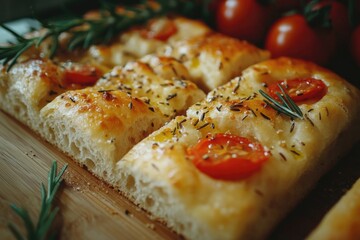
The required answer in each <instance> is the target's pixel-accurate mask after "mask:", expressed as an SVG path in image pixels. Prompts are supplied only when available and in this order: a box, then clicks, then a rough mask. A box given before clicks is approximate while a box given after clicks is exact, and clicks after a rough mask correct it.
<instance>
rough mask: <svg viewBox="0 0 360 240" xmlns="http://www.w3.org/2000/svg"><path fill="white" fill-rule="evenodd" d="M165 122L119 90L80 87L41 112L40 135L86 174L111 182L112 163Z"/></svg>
mask: <svg viewBox="0 0 360 240" xmlns="http://www.w3.org/2000/svg"><path fill="white" fill-rule="evenodd" d="M167 119H168V118H166V117H164V116H163V114H162V113H161V112H160V111H159V110H158V109H157V108H155V107H152V106H151V105H149V104H146V103H145V102H143V101H141V100H140V99H138V98H134V97H131V96H129V95H128V94H127V93H125V92H123V91H120V90H112V91H102V90H98V89H96V88H85V89H82V90H74V91H67V92H66V93H64V94H62V95H60V96H58V97H57V98H55V100H54V101H52V102H51V103H49V104H48V105H46V106H45V107H44V108H43V109H42V110H41V121H42V130H41V133H42V135H43V136H44V138H45V139H46V140H48V141H49V142H50V143H52V144H54V145H55V146H57V147H59V149H61V150H62V151H64V152H66V153H67V154H69V155H70V156H71V157H73V158H74V159H75V160H77V161H78V162H79V163H80V164H81V165H84V166H86V167H87V168H88V169H89V170H90V171H91V172H93V173H94V174H96V175H97V176H99V177H101V178H103V179H106V180H109V179H110V180H111V178H112V177H113V168H114V165H115V163H116V161H117V160H118V159H120V158H121V157H122V156H123V155H124V154H125V153H126V152H127V151H128V150H129V149H130V148H131V147H132V146H133V145H134V144H135V143H137V142H139V141H140V140H141V139H142V138H144V137H146V136H147V135H148V134H149V133H151V132H152V131H154V130H155V129H157V128H159V127H160V126H162V125H163V124H164V122H165V121H166V120H167Z"/></svg>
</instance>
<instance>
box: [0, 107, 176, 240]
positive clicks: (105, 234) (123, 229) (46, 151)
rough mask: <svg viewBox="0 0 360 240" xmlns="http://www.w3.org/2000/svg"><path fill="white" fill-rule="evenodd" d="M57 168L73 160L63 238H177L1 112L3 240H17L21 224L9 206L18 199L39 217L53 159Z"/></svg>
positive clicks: (60, 221) (62, 200)
mask: <svg viewBox="0 0 360 240" xmlns="http://www.w3.org/2000/svg"><path fill="white" fill-rule="evenodd" d="M54 160H56V161H57V162H58V169H60V168H61V167H62V166H63V165H64V164H65V163H68V164H69V166H68V169H67V171H66V173H65V174H64V182H63V184H62V188H61V190H60V191H59V192H58V195H57V202H56V204H57V205H58V206H59V207H60V214H59V215H58V218H57V219H56V221H57V222H56V224H55V225H56V226H57V228H59V229H60V228H61V232H60V236H61V237H60V238H61V239H177V238H179V236H177V235H176V234H174V233H173V232H171V231H170V230H168V229H167V228H165V227H164V226H163V225H162V224H160V223H158V222H156V221H152V220H151V219H150V218H149V217H148V216H147V214H146V213H145V212H144V211H142V210H140V209H138V208H137V207H136V206H134V205H133V204H131V203H130V202H129V201H128V200H127V199H125V198H124V197H122V196H121V195H120V194H119V193H118V192H117V191H115V190H114V189H112V188H110V187H109V186H107V185H106V184H104V183H103V182H101V181H99V180H98V179H97V178H95V177H94V176H92V175H91V174H90V173H89V172H87V171H86V170H85V169H83V168H81V167H79V166H78V165H77V164H75V163H74V162H73V161H72V160H71V159H70V158H68V157H67V156H65V155H64V154H62V153H60V152H59V151H58V150H57V149H55V148H54V147H53V146H51V145H50V144H48V143H46V142H45V141H43V140H42V139H40V138H39V137H37V136H36V135H35V134H34V133H33V132H31V130H30V129H28V128H27V127H26V126H24V125H22V124H20V123H19V122H17V121H16V120H14V119H13V118H11V117H10V116H8V115H6V114H5V113H3V112H1V111H0V239H14V238H13V237H12V235H11V233H10V231H9V230H8V227H7V224H8V222H9V221H11V222H15V223H18V224H19V226H22V224H21V220H20V219H19V218H18V217H17V216H16V215H15V214H14V213H13V212H12V210H11V209H10V207H9V205H10V204H11V203H15V204H17V205H18V206H21V207H24V208H26V209H28V210H29V213H30V216H32V217H34V218H35V217H37V216H38V215H37V214H38V212H39V206H40V183H41V182H43V183H44V184H47V174H48V171H49V169H50V166H51V163H52V161H54Z"/></svg>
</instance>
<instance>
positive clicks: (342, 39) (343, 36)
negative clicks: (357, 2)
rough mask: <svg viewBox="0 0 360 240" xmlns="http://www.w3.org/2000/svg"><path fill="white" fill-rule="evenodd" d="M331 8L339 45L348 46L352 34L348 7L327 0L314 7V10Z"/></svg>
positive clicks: (331, 16)
mask: <svg viewBox="0 0 360 240" xmlns="http://www.w3.org/2000/svg"><path fill="white" fill-rule="evenodd" d="M327 6H330V7H331V9H330V14H329V18H330V21H331V25H332V28H333V30H334V31H335V34H336V39H337V42H338V45H341V44H346V43H348V41H349V38H350V34H351V25H350V21H349V13H348V9H347V7H346V6H345V5H344V4H343V3H341V2H338V1H334V0H326V1H321V2H319V3H318V4H316V5H315V6H314V8H313V9H314V10H318V9H321V8H324V7H327Z"/></svg>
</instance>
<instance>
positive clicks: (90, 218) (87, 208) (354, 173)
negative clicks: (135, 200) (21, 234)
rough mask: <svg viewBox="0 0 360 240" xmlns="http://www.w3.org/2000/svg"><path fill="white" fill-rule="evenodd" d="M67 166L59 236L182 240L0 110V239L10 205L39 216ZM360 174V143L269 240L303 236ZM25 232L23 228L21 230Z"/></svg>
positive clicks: (7, 236) (8, 235)
mask: <svg viewBox="0 0 360 240" xmlns="http://www.w3.org/2000/svg"><path fill="white" fill-rule="evenodd" d="M54 160H56V161H57V162H58V166H59V169H60V168H61V167H62V166H63V165H64V164H65V163H67V164H69V166H68V169H67V171H66V173H65V174H64V182H63V184H62V188H61V190H60V191H59V193H58V195H57V198H56V201H57V202H56V204H57V205H58V206H59V207H60V214H58V217H57V219H56V223H55V226H56V228H57V229H58V230H59V239H90V240H91V239H181V237H180V236H178V235H176V234H175V233H173V232H171V231H170V230H168V229H167V228H166V227H165V226H163V225H162V224H161V223H159V222H157V221H154V220H151V219H150V217H149V216H148V215H147V214H146V213H145V212H144V211H143V210H141V209H139V208H137V207H136V206H134V205H133V204H132V203H131V202H130V201H128V200H127V199H125V198H124V197H122V196H121V194H120V193H119V192H117V191H115V190H114V189H112V188H111V187H109V186H108V185H106V184H104V183H103V182H101V181H100V180H98V179H97V178H96V177H94V176H93V175H91V174H90V173H89V172H88V171H87V170H86V169H83V168H81V167H80V166H78V165H77V164H76V163H75V162H73V161H72V160H71V159H70V158H68V157H67V156H65V155H64V154H62V153H61V152H59V151H58V150H57V149H56V148H54V147H53V146H51V145H50V144H48V143H47V142H45V141H43V140H42V139H40V138H39V137H38V136H37V135H36V134H34V133H33V132H32V131H31V130H30V129H28V128H27V127H26V126H24V125H22V124H20V123H19V122H18V121H16V120H15V119H13V118H12V117H10V116H8V115H7V114H5V113H4V112H2V111H0V239H14V238H13V236H12V235H11V233H10V231H9V230H8V227H7V224H8V223H9V222H15V223H18V224H19V225H20V226H22V225H21V221H20V219H19V218H18V217H17V216H16V215H15V214H14V213H13V212H12V211H11V209H10V207H9V206H10V204H11V203H15V204H17V205H18V206H21V207H25V208H26V209H28V210H29V212H30V215H31V216H32V217H34V218H35V217H37V214H38V211H39V206H40V183H41V182H43V183H45V184H46V181H47V174H48V170H49V169H50V166H51V163H52V161H54ZM359 177H360V143H358V144H357V145H356V146H355V147H354V148H353V150H352V151H351V152H350V153H349V154H348V155H347V156H346V157H344V159H342V160H341V161H340V162H339V164H338V165H337V166H336V167H335V168H334V169H333V170H332V171H331V172H330V173H328V174H327V175H326V176H324V177H323V178H322V179H321V180H320V182H319V183H318V185H317V186H316V187H315V188H314V190H313V191H312V192H311V193H310V194H309V195H308V196H307V197H306V198H305V199H304V200H303V201H302V202H301V203H300V204H299V205H298V206H297V208H296V209H294V210H293V211H292V212H290V213H289V215H288V217H286V218H285V219H284V220H283V221H282V222H281V223H280V224H279V225H278V227H277V228H276V229H274V231H273V233H272V234H271V235H270V236H269V239H303V238H304V237H305V236H306V235H307V234H308V233H309V231H311V230H312V229H313V228H314V227H315V226H316V224H317V223H318V222H319V221H320V219H321V218H322V216H323V215H324V214H325V213H326V211H328V210H329V208H330V207H331V206H332V205H333V204H335V203H336V201H337V200H338V199H339V198H340V197H341V196H342V195H343V194H344V192H346V190H347V189H349V188H350V187H351V185H352V184H353V183H354V182H355V180H356V179H357V178H359ZM22 230H24V229H22Z"/></svg>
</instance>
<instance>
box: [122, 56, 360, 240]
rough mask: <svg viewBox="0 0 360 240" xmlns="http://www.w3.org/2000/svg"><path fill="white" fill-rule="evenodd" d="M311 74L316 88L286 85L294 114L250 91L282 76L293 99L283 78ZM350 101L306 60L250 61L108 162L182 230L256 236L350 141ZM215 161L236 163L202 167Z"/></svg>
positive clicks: (126, 186) (349, 90)
mask: <svg viewBox="0 0 360 240" xmlns="http://www.w3.org/2000/svg"><path fill="white" fill-rule="evenodd" d="M279 68H282V69H283V70H282V71H281V70H279ZM259 69H262V70H266V72H267V74H264V72H261V71H259ZM282 72H283V73H282ZM261 73H263V74H261ZM315 77H316V80H319V81H321V82H322V83H323V84H324V85H325V87H324V88H323V90H324V89H325V90H326V91H321V92H320V93H319V92H318V94H320V95H317V96H314V95H312V96H311V97H309V95H308V92H307V91H304V89H303V88H301V89H298V90H297V91H296V92H295V95H294V96H295V97H294V99H297V98H298V97H301V98H300V99H301V101H300V102H297V105H298V106H299V108H300V110H301V111H302V113H303V114H304V115H303V117H301V118H294V117H289V116H287V115H285V114H283V113H278V112H277V111H276V110H275V109H273V108H272V107H270V106H269V105H268V103H265V102H264V98H263V97H262V96H261V95H260V94H259V90H260V89H261V90H263V91H265V92H268V93H269V94H270V90H269V89H270V88H271V85H272V83H275V84H277V83H279V84H281V83H282V82H283V81H284V80H286V83H287V84H288V85H286V86H287V87H286V91H290V92H289V95H290V96H292V97H293V95H292V94H291V91H292V89H293V87H292V86H291V83H292V82H293V81H292V80H294V79H300V78H302V79H308V78H315ZM295 81H298V80H295ZM313 81H314V82H316V83H317V81H315V80H301V82H302V83H304V82H305V85H307V84H308V83H307V82H309V84H310V85H311V84H313ZM243 83H244V84H243ZM237 84H239V85H237ZM234 86H235V87H234ZM322 86H323V85H322ZM284 88H285V87H284ZM305 89H306V88H305ZM215 93H216V94H215ZM304 96H307V97H309V98H307V99H303V97H304ZM359 100H360V93H359V91H358V90H357V89H356V88H355V87H353V86H351V85H350V84H348V83H347V82H345V81H344V80H343V79H341V78H340V77H338V76H337V75H335V74H333V73H331V72H330V71H328V70H325V69H323V68H321V67H318V66H316V65H314V64H312V63H309V62H305V61H300V60H294V59H289V58H280V59H274V60H269V61H265V62H262V63H259V64H257V65H254V66H252V67H250V68H248V69H247V70H246V71H245V73H244V74H243V75H242V76H241V81H240V82H239V79H238V78H236V79H234V80H233V81H232V82H230V83H228V84H226V85H225V86H223V87H220V88H219V89H216V90H214V91H213V92H211V93H209V96H208V98H207V99H206V100H204V101H202V102H200V103H197V104H195V105H193V106H192V107H191V108H190V109H189V110H188V111H187V117H177V118H176V119H174V120H172V121H171V122H170V123H169V124H167V125H165V126H164V127H162V128H161V129H159V130H158V131H155V132H154V133H152V134H151V135H150V136H149V137H147V138H146V139H144V140H143V141H141V142H140V143H139V144H137V145H136V146H135V147H134V148H132V149H131V150H130V151H129V153H128V154H126V155H125V156H124V157H123V158H122V159H121V160H120V161H119V162H118V163H117V166H116V167H117V169H116V170H117V173H116V174H117V175H119V176H120V177H119V181H117V183H115V187H117V188H119V189H120V190H121V191H122V192H123V193H124V194H125V195H126V196H128V197H129V198H130V199H132V200H133V201H134V202H135V203H137V204H139V205H140V206H141V207H143V208H144V209H146V210H147V211H149V212H150V213H151V214H152V215H153V216H154V217H156V218H159V219H160V220H162V221H164V222H165V223H166V224H167V225H168V226H169V227H171V228H172V229H174V230H175V231H176V232H179V233H180V234H182V235H184V236H185V237H186V238H189V239H263V238H265V237H266V236H267V234H269V232H270V230H271V229H272V228H273V227H274V226H275V224H276V223H277V222H278V221H279V220H280V219H281V218H282V217H284V215H285V214H286V213H287V212H288V211H289V210H290V209H291V208H292V207H294V206H295V204H296V203H297V202H299V201H300V200H301V199H302V197H303V196H304V195H305V194H306V193H307V192H308V191H309V190H310V189H311V187H312V186H313V185H314V184H315V183H316V182H317V180H318V179H319V178H320V177H321V176H322V175H323V174H324V173H325V172H326V171H327V170H328V169H329V168H330V167H331V166H332V165H333V164H334V163H335V162H336V161H337V160H338V159H339V158H340V156H342V155H343V154H344V153H345V152H346V151H347V150H348V149H349V148H350V146H352V145H353V144H354V143H355V142H356V141H357V140H358V139H356V138H354V136H359V132H360V128H359V126H358V125H357V124H356V123H357V122H359V120H360V106H359ZM294 101H295V100H294ZM350 133H351V134H350ZM206 144H208V145H206ZM204 149H205V150H206V151H205V150H204ZM249 149H251V150H249ZM203 150H204V151H205V154H204V153H202V152H203ZM252 151H254V152H255V153H253V154H250V153H252ZM199 152H200V153H201V154H200V153H199ZM248 152H250V153H248ZM244 156H245V157H244ZM246 157H248V158H249V159H246ZM213 159H217V160H213ZM224 159H225V160H227V159H235V160H237V161H239V162H240V163H241V164H243V165H237V164H240V163H239V162H237V163H234V162H231V164H229V165H216V166H218V168H216V167H214V168H210V167H206V166H209V165H207V164H208V163H209V161H210V162H211V163H212V162H214V164H215V163H216V164H218V162H220V163H223V162H226V161H225V160H224ZM239 159H240V160H239ZM241 159H242V160H241ZM199 162H200V163H201V164H202V165H201V164H200V163H199ZM235 162H236V161H235ZM210 166H212V165H211V164H210Z"/></svg>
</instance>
